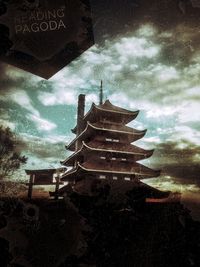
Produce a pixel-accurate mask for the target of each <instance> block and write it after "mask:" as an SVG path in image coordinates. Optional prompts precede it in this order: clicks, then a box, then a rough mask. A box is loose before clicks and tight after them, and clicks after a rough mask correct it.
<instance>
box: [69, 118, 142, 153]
mask: <svg viewBox="0 0 200 267" xmlns="http://www.w3.org/2000/svg"><path fill="white" fill-rule="evenodd" d="M89 128H90V129H91V130H97V131H102V132H110V133H117V134H123V135H124V134H126V135H128V136H138V138H137V139H136V140H138V139H139V138H142V137H144V136H145V134H146V132H147V130H146V129H145V130H143V131H139V130H132V131H128V130H117V129H109V128H101V127H98V126H95V125H93V124H91V123H90V122H87V126H86V127H85V130H84V131H83V132H82V133H81V134H80V135H79V136H77V137H76V138H75V139H74V140H73V141H72V142H71V143H70V144H69V145H66V146H65V148H66V149H67V150H71V151H74V149H75V143H76V141H77V140H78V139H80V138H81V137H83V136H84V134H85V133H86V132H87V131H89ZM127 129H129V127H127Z"/></svg>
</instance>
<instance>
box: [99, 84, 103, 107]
mask: <svg viewBox="0 0 200 267" xmlns="http://www.w3.org/2000/svg"><path fill="white" fill-rule="evenodd" d="M102 104H103V81H102V80H101V87H100V94H99V105H102Z"/></svg>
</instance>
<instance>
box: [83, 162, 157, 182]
mask: <svg viewBox="0 0 200 267" xmlns="http://www.w3.org/2000/svg"><path fill="white" fill-rule="evenodd" d="M78 167H79V168H81V169H82V170H83V171H86V172H94V173H111V174H122V175H135V176H138V177H142V178H143V179H145V178H147V177H148V178H152V177H158V176H160V172H161V171H160V170H151V169H149V173H145V172H143V173H142V172H136V171H131V172H130V171H116V170H110V169H109V170H106V169H89V168H86V167H84V166H83V165H81V164H80V163H79V162H78ZM145 168H146V169H148V168H147V167H145Z"/></svg>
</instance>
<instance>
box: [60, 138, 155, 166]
mask: <svg viewBox="0 0 200 267" xmlns="http://www.w3.org/2000/svg"><path fill="white" fill-rule="evenodd" d="M85 149H86V150H89V151H94V152H105V153H107V152H110V153H116V154H123V155H129V156H136V157H137V156H138V157H139V159H137V160H142V159H146V158H149V157H151V156H152V155H153V152H154V150H146V151H145V150H144V152H134V151H122V150H114V149H101V148H95V147H91V146H89V145H87V144H86V143H85V142H84V141H83V142H82V146H81V148H80V149H79V150H78V151H76V152H75V153H73V154H72V155H71V156H69V157H68V158H67V159H66V160H63V161H60V163H61V164H62V165H65V166H72V165H73V163H74V161H75V160H76V158H77V157H78V155H79V154H80V153H81V152H83V151H84V150H85ZM72 161H73V162H72ZM68 164H69V165H68Z"/></svg>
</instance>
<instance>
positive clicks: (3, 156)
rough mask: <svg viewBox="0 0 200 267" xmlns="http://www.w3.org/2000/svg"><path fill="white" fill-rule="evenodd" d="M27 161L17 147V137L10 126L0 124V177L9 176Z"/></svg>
mask: <svg viewBox="0 0 200 267" xmlns="http://www.w3.org/2000/svg"><path fill="white" fill-rule="evenodd" d="M26 162H27V158H26V157H25V156H21V153H20V152H19V151H18V149H17V138H16V136H15V134H14V133H13V132H12V131H11V130H10V128H4V127H3V126H0V179H3V178H6V177H10V176H11V175H13V173H14V172H15V171H16V170H18V169H19V168H20V166H21V165H22V164H25V163H26Z"/></svg>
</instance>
